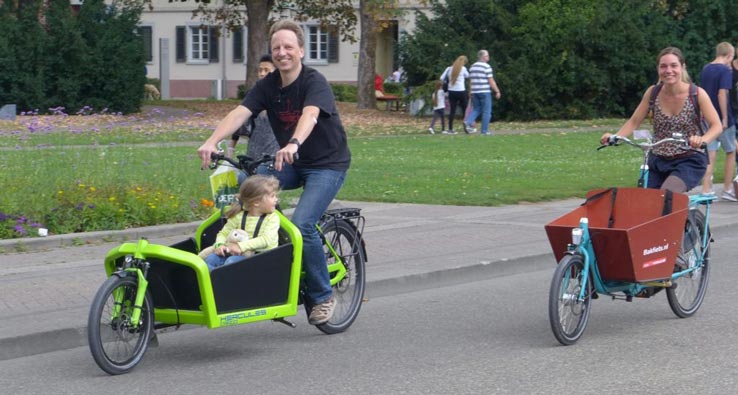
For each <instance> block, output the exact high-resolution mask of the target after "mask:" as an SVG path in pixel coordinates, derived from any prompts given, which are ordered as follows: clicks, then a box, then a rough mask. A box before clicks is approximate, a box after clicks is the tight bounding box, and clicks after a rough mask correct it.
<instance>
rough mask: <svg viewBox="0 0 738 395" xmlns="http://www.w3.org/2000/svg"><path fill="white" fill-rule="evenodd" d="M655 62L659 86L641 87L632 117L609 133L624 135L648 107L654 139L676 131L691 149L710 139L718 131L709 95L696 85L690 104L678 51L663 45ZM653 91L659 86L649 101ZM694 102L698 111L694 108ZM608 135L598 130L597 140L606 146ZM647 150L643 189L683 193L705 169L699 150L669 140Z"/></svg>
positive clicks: (686, 80) (719, 125) (684, 73)
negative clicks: (649, 152) (704, 128)
mask: <svg viewBox="0 0 738 395" xmlns="http://www.w3.org/2000/svg"><path fill="white" fill-rule="evenodd" d="M657 62H658V75H659V84H661V86H660V87H657V85H653V86H651V87H649V88H648V89H647V90H646V93H644V94H643V98H642V99H641V102H640V104H639V105H638V107H637V108H636V109H635V111H634V112H633V115H632V116H631V117H630V119H629V120H628V121H627V122H626V123H625V124H624V125H623V126H622V127H621V128H620V130H618V132H617V133H616V134H615V135H616V136H622V137H628V136H630V135H631V134H632V133H633V131H634V130H635V129H636V128H638V127H639V126H640V124H641V122H643V120H644V119H645V118H646V116H648V114H649V112H651V111H653V129H654V139H655V140H657V141H658V140H661V139H664V138H668V137H672V134H673V133H681V134H682V135H683V136H684V137H685V138H686V139H688V141H689V145H690V146H692V147H693V148H699V147H701V146H702V145H703V144H707V143H710V142H712V141H713V140H714V139H716V138H717V136H718V135H719V134H720V133H722V124H721V122H720V119H719V117H718V115H717V112H716V111H715V108H714V107H713V106H712V102H711V101H710V97H709V96H708V95H707V93H706V92H705V91H704V90H703V89H702V88H699V87H696V93H697V94H696V100H697V101H696V103H693V100H694V99H693V97H690V88H691V87H692V83H691V80H690V78H689V74H688V73H687V66H686V64H685V62H684V55H682V51H680V50H679V49H678V48H675V47H668V48H665V49H663V50H661V52H660V53H659V56H658V57H657ZM654 89H659V90H658V91H656V93H657V96H656V97H655V100H651V95H652V93H653V92H654V91H653V90H654ZM652 104H653V106H652ZM695 104H696V105H697V106H698V108H699V109H701V111H698V108H696V107H695ZM651 107H653V108H651ZM699 112H701V113H702V117H703V118H704V120H705V121H706V122H707V124H708V125H709V129H708V130H707V132H706V133H704V134H702V131H701V128H700V119H699V117H700V114H699ZM611 136H612V134H611V133H605V134H603V135H602V137H601V138H600V142H601V143H602V144H607V143H608V140H609V139H610V137H611ZM652 154H653V155H650V156H649V159H648V167H649V179H648V185H647V186H648V188H661V189H669V190H671V191H674V192H682V193H684V192H687V191H689V190H690V189H692V188H694V187H695V186H697V185H698V184H699V182H700V180H701V179H702V177H703V176H704V174H705V171H706V169H707V161H708V160H707V155H706V154H705V153H702V152H697V151H695V150H685V149H684V148H683V147H681V146H680V145H679V144H678V143H674V142H669V143H665V144H663V145H660V146H658V147H654V149H653V151H652Z"/></svg>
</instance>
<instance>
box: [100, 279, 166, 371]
mask: <svg viewBox="0 0 738 395" xmlns="http://www.w3.org/2000/svg"><path fill="white" fill-rule="evenodd" d="M137 290H138V284H137V281H136V279H134V278H131V277H123V278H121V277H118V276H115V275H114V276H111V277H110V278H108V279H107V280H106V281H105V282H104V283H103V285H102V286H101V287H100V289H99V290H98V291H97V294H95V297H94V299H93V300H92V306H91V307H90V315H89V318H88V321H87V341H88V343H89V346H90V352H92V357H93V358H94V359H95V362H96V363H97V365H98V366H100V368H101V369H102V370H104V371H105V372H107V373H108V374H112V375H116V374H123V373H127V372H129V371H130V370H131V369H133V368H134V367H135V366H136V365H137V364H138V363H139V362H140V361H141V359H142V358H143V356H144V353H146V349H147V348H148V345H149V339H150V338H151V336H152V331H153V321H154V314H153V313H154V312H153V310H152V308H153V305H152V303H151V297H150V296H149V293H148V292H146V296H145V297H144V301H143V305H142V307H141V318H140V321H139V324H138V326H133V325H132V324H131V314H132V313H133V309H134V308H133V305H134V302H135V299H136V292H137Z"/></svg>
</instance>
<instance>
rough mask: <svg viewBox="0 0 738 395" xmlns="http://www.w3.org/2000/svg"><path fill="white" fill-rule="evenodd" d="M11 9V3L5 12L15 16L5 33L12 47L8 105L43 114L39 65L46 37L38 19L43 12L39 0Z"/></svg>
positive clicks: (41, 81)
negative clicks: (12, 24) (13, 26)
mask: <svg viewBox="0 0 738 395" xmlns="http://www.w3.org/2000/svg"><path fill="white" fill-rule="evenodd" d="M12 7H13V6H12V4H11V10H9V11H8V13H9V14H11V16H10V18H13V16H12V14H15V19H16V22H15V28H11V29H9V31H7V33H8V34H7V37H8V41H9V42H10V45H11V46H12V48H11V49H10V51H9V52H10V53H11V54H12V56H13V59H14V62H15V66H14V69H15V74H14V75H11V76H10V89H9V90H8V92H9V97H10V98H9V100H8V102H10V103H15V104H16V105H17V106H18V111H34V110H37V109H38V110H39V111H45V109H46V108H45V105H46V104H47V103H46V101H45V99H46V98H45V96H44V84H45V70H44V67H43V65H44V57H45V53H44V48H45V45H44V43H45V40H46V34H45V32H44V30H43V28H42V27H41V24H40V23H39V20H38V15H40V14H41V12H42V10H43V8H42V1H40V0H27V1H24V2H22V3H20V4H19V5H18V7H17V8H15V9H14V10H13V9H12ZM11 62H12V61H11ZM11 67H12V66H11ZM11 70H13V69H11ZM3 73H5V71H4V70H3Z"/></svg>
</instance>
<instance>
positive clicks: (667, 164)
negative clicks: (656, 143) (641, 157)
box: [648, 152, 708, 190]
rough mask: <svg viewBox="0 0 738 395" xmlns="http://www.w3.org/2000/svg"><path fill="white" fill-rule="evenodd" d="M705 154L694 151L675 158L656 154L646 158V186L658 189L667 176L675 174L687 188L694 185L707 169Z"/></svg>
mask: <svg viewBox="0 0 738 395" xmlns="http://www.w3.org/2000/svg"><path fill="white" fill-rule="evenodd" d="M707 160H708V159H707V154H705V153H698V152H695V153H693V154H691V155H687V156H684V157H681V158H676V159H667V158H663V157H660V156H656V155H651V156H650V157H649V158H648V169H649V171H648V187H649V188H654V189H658V188H661V184H663V183H664V181H665V180H666V178H667V177H669V176H672V175H673V176H676V177H679V179H680V180H682V181H683V182H684V184H685V185H686V186H687V190H690V189H692V188H694V187H696V186H697V185H698V184H699V183H700V181H701V180H702V177H703V176H704V175H705V171H706V170H707Z"/></svg>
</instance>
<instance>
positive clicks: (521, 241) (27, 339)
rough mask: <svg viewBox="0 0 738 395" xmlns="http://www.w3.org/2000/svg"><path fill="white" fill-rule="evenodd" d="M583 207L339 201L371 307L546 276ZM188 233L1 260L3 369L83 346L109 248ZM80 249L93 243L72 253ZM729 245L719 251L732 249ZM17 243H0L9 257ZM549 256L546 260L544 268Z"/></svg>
mask: <svg viewBox="0 0 738 395" xmlns="http://www.w3.org/2000/svg"><path fill="white" fill-rule="evenodd" d="M579 203H581V199H571V200H565V201H557V202H548V203H540V204H528V205H512V206H503V207H457V206H436V205H411V204H384V203H354V202H342V203H340V204H342V205H344V206H357V207H361V208H362V209H363V214H364V215H365V216H366V228H365V232H364V234H365V239H366V242H367V249H368V257H369V262H368V264H367V296H368V297H369V298H370V299H371V298H375V297H380V296H385V295H392V294H395V293H397V292H398V290H401V291H403V292H406V291H411V290H420V289H427V288H433V287H437V286H444V285H453V284H459V283H464V282H469V281H474V280H479V279H485V278H494V277H499V276H507V275H513V274H517V273H526V272H531V271H536V270H544V269H552V268H553V265H554V264H555V262H554V260H553V257H552V255H551V253H550V247H549V244H548V241H547V238H546V235H545V232H544V230H543V225H544V224H545V223H547V222H549V221H551V220H552V219H554V218H556V217H558V216H560V215H562V214H564V213H566V212H568V211H570V210H571V209H572V208H574V207H576V206H577V205H578V204H579ZM713 207H714V211H713V215H712V221H713V222H712V226H713V230H714V231H715V232H716V233H720V234H722V235H728V234H735V233H738V215H735V213H734V212H735V210H736V209H738V204H735V203H727V202H718V203H717V204H716V205H714V206H713ZM194 227H195V226H194V225H193V224H185V225H179V226H160V227H152V228H142V229H135V230H128V231H125V232H94V233H89V234H77V235H66V236H54V237H48V238H46V239H28V240H23V241H22V249H23V250H25V251H26V252H23V253H5V254H2V255H0V360H5V359H9V358H16V357H20V356H26V355H33V354H38V353H44V352H49V351H55V350H60V349H66V348H72V347H77V346H80V345H84V344H85V342H86V335H85V330H86V329H85V327H86V320H87V312H88V309H89V306H90V301H91V298H92V296H93V294H94V293H95V291H96V290H97V288H98V287H99V286H100V284H101V283H102V282H103V281H104V273H103V268H102V258H103V256H104V255H105V253H106V251H107V250H109V249H110V248H112V247H113V246H114V245H115V244H114V243H110V242H109V243H101V244H95V243H99V242H101V241H102V240H119V239H121V238H128V239H135V238H138V237H140V236H147V237H149V239H150V240H151V241H152V242H158V243H163V244H169V243H173V242H176V241H179V240H182V239H183V238H184V237H186V236H184V234H188V233H191V232H192V230H193V229H194ZM79 243H93V244H88V245H81V246H75V245H74V244H79ZM733 245H734V243H726V244H725V247H723V246H715V248H733ZM16 247H18V242H17V241H0V248H2V249H3V250H5V251H12V250H13V249H14V248H16ZM541 257H545V259H540V258H541Z"/></svg>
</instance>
